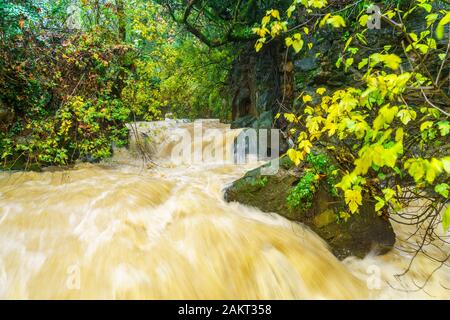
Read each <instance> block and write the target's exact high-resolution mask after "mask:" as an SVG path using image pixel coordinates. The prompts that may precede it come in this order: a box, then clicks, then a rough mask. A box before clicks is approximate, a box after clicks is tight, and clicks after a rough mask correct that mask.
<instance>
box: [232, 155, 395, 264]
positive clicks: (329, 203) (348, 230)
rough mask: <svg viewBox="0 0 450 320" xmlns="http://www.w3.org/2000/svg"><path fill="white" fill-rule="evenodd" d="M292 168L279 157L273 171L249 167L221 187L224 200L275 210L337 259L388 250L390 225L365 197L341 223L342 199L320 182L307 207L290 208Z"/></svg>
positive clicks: (296, 176)
mask: <svg viewBox="0 0 450 320" xmlns="http://www.w3.org/2000/svg"><path fill="white" fill-rule="evenodd" d="M296 170H297V169H295V168H293V165H292V163H291V161H290V160H289V159H288V158H286V157H283V158H281V159H280V169H279V171H278V173H277V174H275V175H271V176H262V175H261V168H258V169H255V170H252V171H250V172H248V173H247V174H246V175H245V176H244V177H243V178H241V179H239V180H237V181H235V182H234V183H233V184H232V185H231V186H230V187H228V188H227V189H226V190H225V199H226V200H227V201H229V202H232V201H236V202H239V203H242V204H245V205H249V206H253V207H256V208H259V209H260V210H262V211H264V212H275V213H278V214H280V215H282V216H284V217H286V218H288V219H290V220H293V221H298V222H301V223H303V224H305V225H307V226H309V227H310V228H311V229H312V230H313V231H314V232H316V233H317V234H318V235H319V236H320V237H322V238H323V239H324V240H325V241H326V242H327V243H328V244H329V245H330V248H331V250H332V252H333V253H334V255H335V256H336V257H338V258H339V259H344V258H346V257H348V256H356V257H360V258H363V257H364V256H366V255H367V254H368V253H369V252H372V251H374V252H376V253H378V254H384V253H386V252H388V251H389V250H390V249H392V247H393V245H394V243H395V234H394V231H393V229H392V226H391V224H390V222H389V221H388V220H386V219H385V218H382V217H379V216H378V215H377V214H376V213H375V208H374V205H375V203H373V202H371V201H369V200H364V204H363V206H362V207H361V212H360V213H359V214H356V215H354V216H352V217H351V218H350V219H348V221H347V222H344V221H343V220H339V219H337V215H338V213H339V211H340V210H341V209H342V208H343V207H344V205H345V203H344V201H343V199H339V198H335V197H333V196H332V195H330V193H329V192H328V191H327V190H328V189H327V187H326V186H325V185H320V186H319V188H318V191H317V192H316V194H315V196H314V199H313V205H312V207H311V209H309V210H308V211H307V212H302V211H301V210H300V209H292V208H290V207H289V206H288V205H287V202H286V198H287V196H288V195H289V193H290V191H291V189H292V187H293V186H295V185H296V184H297V182H298V180H299V178H300V176H301V172H298V171H296Z"/></svg>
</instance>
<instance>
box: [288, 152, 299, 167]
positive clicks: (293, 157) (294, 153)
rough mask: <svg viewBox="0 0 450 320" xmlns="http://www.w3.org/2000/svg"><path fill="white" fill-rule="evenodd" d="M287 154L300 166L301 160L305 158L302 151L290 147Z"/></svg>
mask: <svg viewBox="0 0 450 320" xmlns="http://www.w3.org/2000/svg"><path fill="white" fill-rule="evenodd" d="M287 155H288V157H289V159H291V161H292V162H293V163H294V164H295V165H296V166H298V165H299V164H300V162H301V161H302V160H303V155H302V153H301V152H300V151H297V150H295V149H289V150H288V151H287Z"/></svg>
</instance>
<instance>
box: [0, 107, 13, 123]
mask: <svg viewBox="0 0 450 320" xmlns="http://www.w3.org/2000/svg"><path fill="white" fill-rule="evenodd" d="M14 116H15V115H14V110H12V109H11V108H8V107H6V106H5V105H4V104H3V102H2V101H0V127H3V128H7V127H9V126H10V125H11V124H12V122H13V121H14Z"/></svg>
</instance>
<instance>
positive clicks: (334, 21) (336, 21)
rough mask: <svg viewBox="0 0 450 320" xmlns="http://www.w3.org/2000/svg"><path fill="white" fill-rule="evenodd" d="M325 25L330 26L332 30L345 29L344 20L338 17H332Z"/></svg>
mask: <svg viewBox="0 0 450 320" xmlns="http://www.w3.org/2000/svg"><path fill="white" fill-rule="evenodd" d="M327 24H331V25H332V26H333V28H340V27H345V26H346V24H345V20H344V18H342V17H341V16H339V15H335V16H332V17H331V18H329V19H328V20H327Z"/></svg>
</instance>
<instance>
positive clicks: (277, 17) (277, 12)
mask: <svg viewBox="0 0 450 320" xmlns="http://www.w3.org/2000/svg"><path fill="white" fill-rule="evenodd" d="M272 17H274V18H276V19H278V20H280V12H279V11H278V10H276V9H275V10H273V11H272Z"/></svg>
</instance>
